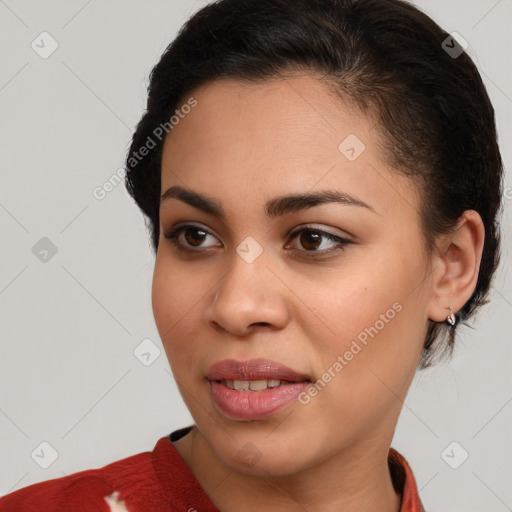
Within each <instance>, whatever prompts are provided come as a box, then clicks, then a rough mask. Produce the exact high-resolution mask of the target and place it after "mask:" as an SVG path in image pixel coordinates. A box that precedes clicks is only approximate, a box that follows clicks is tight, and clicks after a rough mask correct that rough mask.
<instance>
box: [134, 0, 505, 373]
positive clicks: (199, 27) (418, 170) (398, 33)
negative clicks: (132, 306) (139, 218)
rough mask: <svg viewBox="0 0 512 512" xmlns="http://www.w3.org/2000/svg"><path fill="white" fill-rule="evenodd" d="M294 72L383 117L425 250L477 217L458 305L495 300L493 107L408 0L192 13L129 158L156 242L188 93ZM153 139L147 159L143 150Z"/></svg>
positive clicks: (442, 333)
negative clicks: (480, 239) (414, 189)
mask: <svg viewBox="0 0 512 512" xmlns="http://www.w3.org/2000/svg"><path fill="white" fill-rule="evenodd" d="M450 49H452V50H451V51H450ZM457 50H460V51H457ZM459 53H460V54H459ZM293 70H298V71H304V72H311V73H315V74H319V75H320V76H322V77H323V78H324V79H325V80H326V82H328V83H329V84H330V85H331V86H332V88H333V89H334V90H335V91H336V92H337V93H338V94H340V96H342V97H344V98H348V99H350V100H351V101H354V102H355V103H356V104H357V105H358V106H359V107H360V108H361V109H362V110H363V111H365V112H370V113H372V114H374V115H375V116H376V117H377V119H378V120H379V124H380V127H381V129H382V133H383V136H384V137H383V138H384V140H385V145H386V148H385V149H386V150H387V151H386V154H387V155H388V158H389V160H390V162H391V163H392V164H393V166H394V167H395V168H396V169H397V172H401V173H403V174H404V175H407V176H410V177H411V178H412V179H414V180H415V181H416V183H417V184H418V186H419V190H420V191H421V212H420V213H421V219H422V228H423V232H424V235H425V242H426V248H427V251H428V253H429V254H431V251H433V250H434V247H435V240H436V237H437V236H438V235H440V234H444V233H449V232H450V230H451V229H453V228H454V226H455V225H456V222H457V220H458V219H459V218H460V217H461V215H462V214H463V212H464V211H466V210H476V211H477V212H478V213H479V214H480V216H481V217H482V219H483V223H484V226H485V243H484V249H483V255H482V261H481V264H480V271H479V277H478V282H477V285H476V288H475V290H474V292H473V294H472V296H471V297H470V299H469V300H468V301H467V302H466V304H465V305H464V307H463V308H462V309H461V310H460V311H458V312H457V313H456V316H457V319H458V320H467V319H468V318H469V317H470V316H472V315H473V314H474V312H475V311H476V309H477V308H478V307H479V306H481V305H483V304H485V303H487V302H488V301H487V300H486V297H487V294H488V291H489V287H490V283H491V279H492V276H493V274H494V272H495V270H496V267H497V265H498V262H499V243H500V234H499V225H498V214H499V211H500V205H501V191H502V186H503V185H502V180H503V164H502V160H501V156H500V152H499V148H498V143H497V135H496V127H495V119H494V109H493V107H492V105H491V102H490V100H489V97H488V95H487V92H486V89H485V87H484V84H483V83H482V79H481V77H480V74H479V73H478V70H477V68H476V66H475V65H474V63H473V62H472V60H471V59H470V57H469V56H468V55H467V53H466V52H464V51H462V48H461V47H460V46H459V45H458V43H457V41H456V40H454V39H453V38H450V35H449V34H448V33H446V32H445V31H444V30H443V29H441V28H440V27H439V26H438V25H437V24H436V23H435V22H434V21H433V20H432V19H431V18H429V17H428V16H427V15H426V14H424V13H423V12H421V11H420V10H419V9H417V8H416V7H414V6H413V5H411V4H409V3H408V2H405V1H402V0H218V1H215V2H213V3H211V4H209V5H207V6H206V7H204V8H202V9H201V10H199V11H198V12H197V13H196V14H194V15H193V16H192V17H191V18H190V19H189V20H188V21H187V23H186V24H185V25H184V26H183V27H182V29H181V30H180V32H179V34H178V35H177V37H176V38H175V39H174V41H173V42H172V43H171V44H170V45H169V46H168V47H167V49H166V50H165V52H164V53H163V55H162V57H161V59H160V61H159V62H158V64H157V65H156V66H155V67H154V68H153V70H152V72H151V75H150V84H149V90H148V102H147V109H146V112H145V113H144V115H143V116H142V118H141V120H140V122H139V124H138V125H137V129H136V131H135V134H134V135H133V139H132V142H131V147H130V149H129V152H128V155H127V158H126V169H127V175H126V186H127V189H128V191H129V193H130V194H131V196H132V197H133V198H134V199H135V201H136V203H137V205H138V206H139V207H140V209H141V210H142V212H143V213H144V215H145V216H146V219H147V221H148V226H149V228H150V232H151V240H152V246H153V249H154V250H155V251H156V249H157V248H158V242H159V235H160V234H159V228H160V219H159V204H160V193H161V190H160V188H161V186H160V180H161V156H162V146H163V141H164V139H165V137H162V136H161V134H162V127H164V128H165V131H166V133H167V132H170V129H172V126H170V123H169V120H170V118H171V116H173V114H175V113H176V109H177V108H178V107H179V106H180V104H181V102H182V101H183V100H184V98H185V97H186V95H187V94H190V93H191V92H192V91H193V90H194V89H195V88H196V87H198V86H200V85H204V84H206V83H208V82H211V81H214V80H216V79H220V78H234V79H238V80H246V81H261V80H264V79H268V78H272V77H279V76H283V75H286V73H287V72H289V71H293ZM178 113H179V112H178ZM166 123H167V124H166ZM158 127H160V128H158ZM149 141H151V149H150V151H146V153H147V156H145V157H144V158H141V157H140V155H139V154H138V153H137V152H138V151H139V150H140V148H142V147H144V146H145V147H147V148H149V147H150V144H149ZM135 154H137V159H135V158H134V155H135ZM466 325H467V324H466ZM455 332H456V326H455V327H452V326H450V325H449V324H448V323H447V322H443V323H436V322H433V321H430V326H429V329H428V333H427V336H426V339H425V345H424V351H423V355H422V359H421V362H420V367H421V368H425V367H427V366H430V365H431V364H433V363H434V362H435V361H437V360H438V359H440V358H441V356H443V355H447V354H451V353H452V351H453V345H454V342H455Z"/></svg>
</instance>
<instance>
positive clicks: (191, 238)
mask: <svg viewBox="0 0 512 512" xmlns="http://www.w3.org/2000/svg"><path fill="white" fill-rule="evenodd" d="M183 233H184V238H185V240H186V242H187V243H188V244H190V245H191V246H192V247H199V246H200V245H201V243H202V242H203V241H204V239H205V238H206V236H207V235H208V233H206V231H203V230H202V229H186V230H184V231H183Z"/></svg>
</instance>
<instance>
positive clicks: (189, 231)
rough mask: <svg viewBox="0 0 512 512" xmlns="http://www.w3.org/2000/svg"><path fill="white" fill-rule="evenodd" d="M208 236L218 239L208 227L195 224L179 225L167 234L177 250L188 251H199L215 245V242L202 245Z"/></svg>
mask: <svg viewBox="0 0 512 512" xmlns="http://www.w3.org/2000/svg"><path fill="white" fill-rule="evenodd" d="M208 237H211V238H215V239H216V237H215V236H214V235H212V234H211V233H210V232H209V231H207V230H206V229H204V228H201V227H199V226H193V225H186V226H177V227H175V228H173V229H172V230H171V231H169V232H168V233H166V234H165V238H166V239H168V240H170V241H171V243H172V244H173V245H174V247H175V248H176V250H178V251H186V252H198V250H200V249H202V248H209V247H214V246H215V244H212V245H202V244H203V242H204V241H205V240H207V239H208ZM195 248H196V249H195Z"/></svg>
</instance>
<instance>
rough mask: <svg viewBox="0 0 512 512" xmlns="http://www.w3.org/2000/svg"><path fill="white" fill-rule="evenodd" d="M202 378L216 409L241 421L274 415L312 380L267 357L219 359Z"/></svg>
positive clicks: (293, 399)
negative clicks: (240, 359)
mask: <svg viewBox="0 0 512 512" xmlns="http://www.w3.org/2000/svg"><path fill="white" fill-rule="evenodd" d="M206 378H207V380H208V381H209V385H210V395H211V398H212V400H213V403H214V404H215V406H216V407H217V409H218V410H219V412H221V413H222V414H223V415H225V416H227V417H228V418H230V419H236V420H243V421H251V420H257V419H263V418H265V417H268V416H271V415H274V414H277V413H278V412H279V411H281V410H283V409H284V408H285V407H286V406H288V405H290V404H291V403H292V402H293V401H295V400H296V398H297V396H298V395H299V394H300V393H301V392H303V391H304V390H305V389H306V388H307V387H308V386H309V384H311V382H312V380H311V378H310V377H309V376H308V375H306V374H302V373H299V372H297V371H295V370H292V369H291V368H289V367H287V366H285V365H282V364H280V363H277V362H275V361H271V360H267V359H251V360H249V361H236V360H233V359H229V360H224V361H220V362H219V363H216V364H214V365H213V366H211V367H210V369H209V370H208V372H207V375H206Z"/></svg>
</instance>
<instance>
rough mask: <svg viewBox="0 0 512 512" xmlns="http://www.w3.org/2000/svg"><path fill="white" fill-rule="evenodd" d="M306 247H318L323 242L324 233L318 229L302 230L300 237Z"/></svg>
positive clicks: (309, 248)
mask: <svg viewBox="0 0 512 512" xmlns="http://www.w3.org/2000/svg"><path fill="white" fill-rule="evenodd" d="M299 240H300V243H301V245H302V247H304V249H308V250H311V249H313V250H314V249H317V248H318V247H319V246H320V245H321V243H322V235H321V234H320V233H319V232H318V231H302V233H300V237H299Z"/></svg>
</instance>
